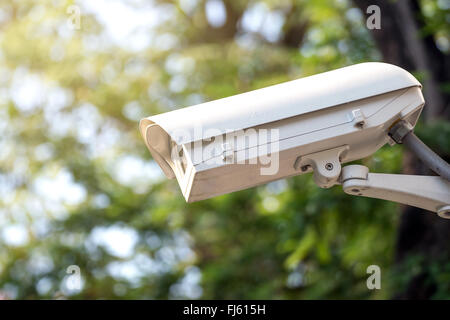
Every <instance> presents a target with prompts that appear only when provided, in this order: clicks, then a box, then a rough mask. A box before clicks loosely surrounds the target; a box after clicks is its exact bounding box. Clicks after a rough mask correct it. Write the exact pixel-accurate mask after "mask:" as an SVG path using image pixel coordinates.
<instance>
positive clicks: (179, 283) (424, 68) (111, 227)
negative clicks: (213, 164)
mask: <svg viewBox="0 0 450 320" xmlns="http://www.w3.org/2000/svg"><path fill="white" fill-rule="evenodd" d="M371 4H376V5H378V6H379V7H380V9H381V29H379V30H369V29H368V28H367V27H366V19H367V16H368V15H367V13H366V8H367V7H368V6H369V5H371ZM449 10H450V3H449V1H446V0H437V1H432V0H415V1H406V0H405V1H402V0H399V1H364V0H355V1H350V0H339V1H331V0H317V1H306V0H281V1H272V0H266V1H263V0H259V1H258V0H254V1H247V0H233V1H225V0H207V1H205V0H180V1H163V0H150V1H140V0H133V1H132V0H130V1H119V0H95V1H89V0H80V1H64V0H46V1H30V0H2V1H0V297H1V298H3V299H43V298H46V299H48V298H50V299H55V298H70V299H78V298H83V299H179V298H187V299H223V298H229V299H348V298H351V299H386V298H437V299H446V298H450V260H449V252H450V238H449V237H450V225H449V223H448V222H447V221H445V220H443V219H440V218H437V217H435V215H433V214H431V213H426V212H420V210H418V209H413V208H409V209H408V208H404V207H402V206H400V205H397V204H395V203H391V202H387V201H381V200H374V199H366V198H358V197H350V196H348V195H346V194H344V193H343V191H342V190H341V188H339V187H334V188H332V189H329V190H321V189H320V188H318V187H316V186H315V185H314V183H313V181H312V179H311V176H310V175H305V176H300V177H294V178H290V179H287V180H281V181H276V182H272V183H270V184H268V185H264V186H260V187H257V188H253V189H250V190H245V191H241V192H236V193H233V194H229V195H224V196H220V197H216V198H213V199H210V200H206V201H201V202H198V203H193V204H186V203H185V202H184V199H183V197H182V194H181V192H180V191H179V189H178V185H177V183H176V181H173V180H170V181H169V180H166V179H165V178H164V177H163V175H162V172H161V171H160V169H159V167H158V166H157V165H156V164H155V162H154V161H153V160H152V158H151V157H150V154H149V152H148V150H147V149H146V147H145V145H144V142H143V141H142V139H141V137H140V135H139V132H138V121H139V120H140V119H141V118H142V117H145V116H149V115H153V114H157V113H160V112H166V111H170V110H173V109H176V108H181V107H184V106H189V105H193V104H197V103H200V102H204V101H209V100H212V99H217V98H222V97H226V96H229V95H233V94H237V93H242V92H245V91H249V90H253V89H257V88H261V87H264V86H268V85H272V84H277V83H280V82H283V81H287V80H291V79H296V78H299V77H304V76H308V75H312V74H315V73H319V72H323V71H328V70H331V69H335V68H339V67H343V66H347V65H351V64H354V63H359V62H364V61H388V62H391V63H395V64H397V65H400V66H402V67H404V68H406V69H408V70H409V71H410V72H412V73H413V74H414V75H415V76H416V77H417V78H418V79H419V80H420V81H421V82H422V83H423V84H424V93H425V97H426V101H427V105H426V111H425V113H424V114H423V115H422V120H421V123H420V124H419V126H418V128H417V134H418V135H419V136H420V137H421V138H422V139H424V140H425V141H426V142H427V143H428V144H429V145H431V146H432V147H433V148H434V149H435V150H436V151H437V152H438V153H440V154H441V155H442V156H448V155H450V143H449V141H450V140H449V137H450V126H449V122H448V109H449V108H447V106H448V101H449V99H448V98H449V92H450V82H449V79H448V70H450V68H449V67H450V65H449V56H448V53H449V47H450V38H449V23H450V12H449ZM78 13H80V16H79V19H78V16H77V14H78ZM324 90H326V84H325V83H324ZM360 163H364V165H366V166H368V167H369V168H371V171H373V172H385V173H399V172H401V171H402V170H403V171H404V172H408V171H409V172H420V171H422V172H423V171H424V170H423V168H422V167H421V165H420V163H418V162H417V161H416V160H414V158H413V157H411V156H410V155H408V154H407V153H406V152H405V151H404V150H403V148H402V146H395V147H389V146H385V147H383V148H382V149H381V150H379V151H378V152H377V153H376V154H375V155H373V156H372V157H370V158H368V159H364V160H363V161H360ZM373 264H375V265H378V266H380V268H381V272H382V277H381V284H382V285H381V289H380V290H368V289H367V287H366V279H367V277H368V275H367V273H366V268H367V267H368V266H369V265H373ZM71 265H77V266H79V268H80V271H81V279H82V285H81V287H80V288H78V289H77V288H74V287H73V286H69V285H68V284H67V281H68V273H67V272H66V271H67V267H68V266H71Z"/></svg>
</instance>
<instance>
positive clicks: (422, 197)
mask: <svg viewBox="0 0 450 320" xmlns="http://www.w3.org/2000/svg"><path fill="white" fill-rule="evenodd" d="M340 179H341V183H342V188H343V189H344V192H345V193H347V194H350V195H354V196H355V195H356V196H364V197H370V198H377V199H384V200H390V201H395V202H399V203H403V204H407V205H410V206H414V207H419V208H422V209H425V210H429V211H433V212H436V213H437V214H438V215H439V216H440V217H442V218H445V219H450V182H449V181H447V180H445V179H444V178H441V177H439V176H418V175H405V174H384V173H369V169H368V168H367V167H365V166H361V165H349V166H346V167H344V168H342V173H341V178H340Z"/></svg>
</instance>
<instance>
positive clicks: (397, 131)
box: [388, 120, 413, 144]
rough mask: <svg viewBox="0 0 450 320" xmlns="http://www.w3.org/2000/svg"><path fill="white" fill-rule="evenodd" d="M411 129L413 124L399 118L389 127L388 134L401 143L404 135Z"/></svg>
mask: <svg viewBox="0 0 450 320" xmlns="http://www.w3.org/2000/svg"><path fill="white" fill-rule="evenodd" d="M412 131H413V126H412V125H411V124H410V123H409V122H406V121H404V120H401V121H398V122H397V123H396V124H394V125H393V126H392V127H391V128H390V129H389V132H388V135H389V136H390V137H391V138H392V140H394V141H395V142H396V143H398V144H401V143H402V142H403V138H404V137H406V136H407V135H408V134H409V133H410V132H412Z"/></svg>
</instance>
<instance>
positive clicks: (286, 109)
mask: <svg viewBox="0 0 450 320" xmlns="http://www.w3.org/2000/svg"><path fill="white" fill-rule="evenodd" d="M423 105H424V99H423V96H422V92H421V84H420V83H419V82H418V81H417V80H416V79H415V78H414V77H413V76H412V75H411V74H410V73H408V72H407V71H405V70H403V69H401V68H399V67H397V66H394V65H390V64H386V63H376V62H370V63H361V64H357V65H353V66H349V67H345V68H341V69H337V70H334V71H330V72H325V73H321V74H318V75H314V76H310V77H306V78H302V79H298V80H294V81H289V82H285V83H282V84H278V85H274V86H270V87H267V88H263V89H259V90H255V91H251V92H247V93H243V94H239V95H236V96H232V97H228V98H224V99H219V100H215V101H211V102H206V103H202V104H199V105H195V106H192V107H187V108H182V109H179V110H175V111H171V112H167V113H163V114H159V115H155V116H152V117H148V118H145V119H142V120H141V122H140V131H141V134H142V136H143V138H144V140H145V143H146V145H147V147H148V149H149V150H150V152H151V154H152V156H153V158H154V159H155V161H156V162H157V163H158V164H159V165H160V167H161V168H162V170H163V172H164V173H165V175H166V176H167V177H168V178H171V179H172V178H176V179H177V180H178V183H179V185H180V188H181V191H182V193H183V195H184V197H185V199H186V201H188V202H193V201H198V200H203V199H207V198H210V197H214V196H217V195H221V194H225V193H230V192H233V191H237V190H241V189H246V188H249V187H253V186H256V185H260V184H263V183H267V182H270V181H273V180H278V179H281V178H285V177H289V176H294V175H298V174H302V173H306V172H310V171H311V170H313V169H317V168H316V167H315V166H314V165H313V163H312V162H311V161H310V160H311V158H312V157H310V155H314V154H317V153H320V154H321V155H322V157H325V158H324V159H325V162H326V160H327V157H328V154H329V155H330V157H332V155H337V156H338V161H339V162H340V163H345V162H349V161H353V160H358V159H361V158H364V157H367V156H369V155H371V154H373V153H374V152H375V151H377V150H378V149H379V148H380V147H382V146H383V145H384V144H386V143H387V142H390V138H389V136H388V135H387V132H388V130H389V128H390V127H391V126H392V125H393V124H394V123H396V122H397V121H399V120H405V121H406V122H408V123H409V124H410V125H411V126H412V127H414V126H415V124H416V122H417V119H418V118H419V115H420V112H421V110H422V107H423ZM261 132H266V133H267V134H268V135H267V137H266V138H264V137H262V136H261V135H260V133H261ZM228 137H231V138H230V139H228ZM261 137H262V138H261ZM239 138H244V139H243V140H242V139H241V140H239ZM239 141H240V142H239ZM242 141H243V142H244V143H242ZM199 155H200V156H199ZM262 160H264V161H262ZM267 160H271V161H278V164H277V168H276V169H277V170H271V169H273V167H271V166H272V164H273V163H272V162H270V161H269V162H268V161H267ZM331 160H332V159H331V158H330V161H331ZM330 163H331V162H330ZM326 164H327V165H329V166H328V167H326V170H329V171H330V172H331V173H332V172H333V171H336V174H337V175H339V173H340V166H339V168H336V167H335V168H333V166H332V165H331V164H328V163H326ZM264 170H266V172H264ZM337 170H339V172H337ZM316 182H318V184H319V185H321V186H323V187H329V186H331V185H333V184H335V180H333V179H325V180H323V181H320V178H318V180H316Z"/></svg>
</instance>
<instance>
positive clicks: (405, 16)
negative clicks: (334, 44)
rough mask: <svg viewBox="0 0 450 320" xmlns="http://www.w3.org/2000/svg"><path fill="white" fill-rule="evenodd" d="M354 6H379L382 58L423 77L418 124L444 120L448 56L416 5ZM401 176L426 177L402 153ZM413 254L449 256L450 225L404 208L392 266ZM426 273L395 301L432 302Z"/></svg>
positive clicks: (401, 0)
mask: <svg viewBox="0 0 450 320" xmlns="http://www.w3.org/2000/svg"><path fill="white" fill-rule="evenodd" d="M354 3H355V4H356V5H357V6H358V7H359V8H360V9H361V10H362V11H363V13H364V14H366V15H367V13H366V10H367V7H368V6H370V5H377V6H379V7H380V10H381V29H378V30H377V29H374V30H371V33H372V35H373V38H374V40H375V42H376V44H377V46H378V48H379V49H380V51H381V53H382V55H383V59H384V60H385V61H386V62H389V63H392V64H395V65H398V66H401V67H403V68H405V69H407V70H409V71H411V72H416V71H417V72H420V73H422V74H424V77H423V79H421V81H422V84H423V90H424V97H425V101H426V105H425V108H424V112H423V113H422V117H421V118H422V120H423V121H425V123H430V122H432V121H433V120H434V119H437V118H438V117H440V118H443V117H445V118H447V119H448V114H449V108H448V103H449V95H448V94H445V93H444V92H443V91H442V90H440V88H439V87H440V85H441V84H442V83H445V82H449V81H450V80H449V77H448V74H447V73H446V72H445V70H449V68H450V61H449V57H448V56H446V55H445V54H444V53H443V52H441V51H440V50H439V49H438V48H437V46H436V44H435V41H434V39H433V36H432V35H427V36H421V35H420V33H419V31H420V30H421V29H422V27H423V19H422V14H421V9H420V6H419V4H418V2H417V1H416V0H413V1H407V0H398V1H395V2H391V1H381V0H354ZM367 16H368V15H367ZM443 156H445V155H443ZM404 172H405V173H409V174H430V172H429V171H428V170H427V169H426V168H424V166H423V165H422V164H421V163H420V162H419V160H417V159H416V158H414V157H413V155H411V154H409V153H406V154H405V160H404ZM411 254H419V255H421V256H423V257H425V261H427V262H428V263H429V262H433V261H436V260H438V259H440V258H443V257H448V256H450V221H449V220H444V219H442V218H439V217H438V216H437V215H436V214H433V213H430V212H428V211H424V210H422V209H419V208H415V207H405V208H404V209H403V212H402V216H401V221H400V225H399V229H398V237H397V245H396V263H397V264H401V263H402V262H403V261H404V260H405V258H406V257H407V256H409V255H411ZM427 270H428V269H427V268H426V266H425V268H424V270H423V272H421V273H420V274H419V275H418V276H416V277H414V278H413V279H412V280H411V281H410V283H409V285H408V287H407V288H406V290H403V291H402V292H398V294H397V295H396V296H395V297H396V298H400V299H427V298H430V297H432V296H433V294H434V293H435V291H436V287H437V283H434V282H433V281H430V277H429V274H428V272H427Z"/></svg>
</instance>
